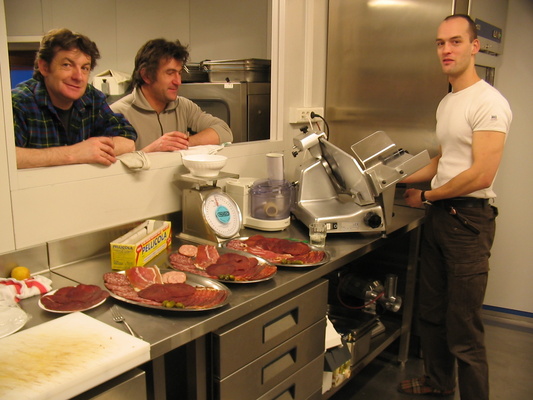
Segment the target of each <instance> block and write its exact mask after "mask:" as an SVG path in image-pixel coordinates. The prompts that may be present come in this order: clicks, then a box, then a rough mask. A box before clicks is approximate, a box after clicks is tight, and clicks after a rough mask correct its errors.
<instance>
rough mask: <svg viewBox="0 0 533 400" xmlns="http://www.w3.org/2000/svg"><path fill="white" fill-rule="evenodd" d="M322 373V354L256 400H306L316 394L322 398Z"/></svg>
mask: <svg viewBox="0 0 533 400" xmlns="http://www.w3.org/2000/svg"><path fill="white" fill-rule="evenodd" d="M323 371H324V355H323V354H322V355H320V356H319V357H317V358H315V359H314V360H313V361H311V362H310V363H309V364H307V365H306V366H305V367H303V368H302V369H300V370H299V371H298V372H296V373H295V374H293V375H292V376H291V377H289V378H288V379H286V380H285V381H283V382H282V383H280V384H279V385H277V386H276V387H275V388H274V389H272V390H270V391H268V393H265V394H264V395H263V396H261V397H259V398H258V399H257V400H308V399H310V398H313V395H315V396H316V393H317V392H318V394H319V395H320V396H322V374H323ZM320 396H319V397H318V398H319V399H320Z"/></svg>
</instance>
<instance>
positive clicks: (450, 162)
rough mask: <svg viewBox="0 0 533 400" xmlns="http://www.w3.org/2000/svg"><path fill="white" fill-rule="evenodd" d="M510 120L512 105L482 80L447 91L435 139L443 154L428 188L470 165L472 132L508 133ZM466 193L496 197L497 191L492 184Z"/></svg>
mask: <svg viewBox="0 0 533 400" xmlns="http://www.w3.org/2000/svg"><path fill="white" fill-rule="evenodd" d="M511 120H512V113H511V108H510V107H509V103H508V102H507V100H506V99H505V97H503V96H502V95H501V93H500V92H499V91H498V90H496V89H495V88H494V87H492V86H491V85H489V84H488V83H487V82H485V81H484V80H480V81H479V82H476V83H475V84H473V85H472V86H470V87H468V88H466V89H463V90H460V91H459V92H455V93H454V92H451V93H448V94H447V95H446V96H445V97H444V98H443V99H442V100H441V102H440V104H439V106H438V108H437V138H438V140H439V142H440V145H441V150H442V156H441V158H440V160H439V165H438V169H437V175H435V177H434V178H433V180H432V181H431V188H432V189H436V188H438V187H441V186H442V185H444V184H445V183H447V182H448V181H449V180H450V179H452V178H454V177H455V176H457V175H458V174H460V173H461V172H463V171H465V170H467V169H468V168H470V167H471V165H472V138H473V133H474V132H476V131H496V132H503V133H504V134H507V133H508V132H509V127H510V125H511ZM493 183H494V182H493ZM468 196H471V197H478V198H487V199H488V198H493V197H496V194H495V193H494V191H493V190H492V184H491V186H490V187H488V188H486V189H482V190H477V191H475V192H473V193H470V194H468Z"/></svg>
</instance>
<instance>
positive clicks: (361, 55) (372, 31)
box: [325, 0, 453, 156]
mask: <svg viewBox="0 0 533 400" xmlns="http://www.w3.org/2000/svg"><path fill="white" fill-rule="evenodd" d="M452 3H453V2H452V0H412V1H396V2H380V1H372V0H369V1H353V0H330V2H329V27H328V61H327V79H326V110H325V118H326V120H327V121H328V124H329V126H330V141H331V142H332V143H334V144H335V145H337V146H338V147H340V148H342V149H343V150H345V151H348V152H350V146H351V145H352V144H353V143H355V142H357V141H359V140H361V139H363V138H364V137H366V136H368V135H370V134H371V133H373V132H375V131H377V130H383V131H385V132H386V133H387V134H388V135H389V136H390V137H391V139H392V140H393V141H394V142H395V143H396V144H397V145H398V147H400V148H403V149H406V150H408V151H409V152H410V153H412V154H415V153H418V152H420V151H422V150H424V149H427V150H428V151H429V153H430V155H431V156H433V155H435V154H436V152H437V150H438V146H437V144H436V141H435V137H434V134H433V133H434V131H435V110H436V108H437V105H438V103H439V101H440V100H441V99H442V97H443V96H444V95H445V94H446V93H447V91H448V83H447V80H446V77H445V76H444V75H443V74H442V72H441V69H440V66H439V62H438V59H437V54H436V48H435V35H436V31H437V27H438V25H439V23H440V22H441V21H442V20H443V19H444V18H445V17H446V16H447V15H450V14H451V13H452Z"/></svg>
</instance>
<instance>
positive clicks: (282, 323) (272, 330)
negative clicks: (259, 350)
mask: <svg viewBox="0 0 533 400" xmlns="http://www.w3.org/2000/svg"><path fill="white" fill-rule="evenodd" d="M296 325H298V308H295V309H293V310H291V311H289V312H288V313H286V314H283V315H282V316H280V317H278V318H276V319H275V320H274V321H270V322H269V323H267V324H265V325H264V326H263V343H267V342H268V341H269V340H272V339H273V338H275V337H276V336H278V335H279V334H281V333H283V332H286V331H288V330H289V329H291V328H294V327H295V326H296Z"/></svg>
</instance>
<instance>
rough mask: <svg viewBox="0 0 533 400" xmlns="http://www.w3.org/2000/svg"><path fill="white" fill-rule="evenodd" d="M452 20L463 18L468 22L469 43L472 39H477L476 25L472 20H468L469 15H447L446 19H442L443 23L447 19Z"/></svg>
mask: <svg viewBox="0 0 533 400" xmlns="http://www.w3.org/2000/svg"><path fill="white" fill-rule="evenodd" d="M454 18H463V19H465V20H466V22H468V33H469V34H470V42H473V41H474V39H477V26H476V23H475V22H474V20H473V19H472V18H470V16H469V15H466V14H453V15H448V16H447V17H446V18H444V21H448V20H449V19H454Z"/></svg>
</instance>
